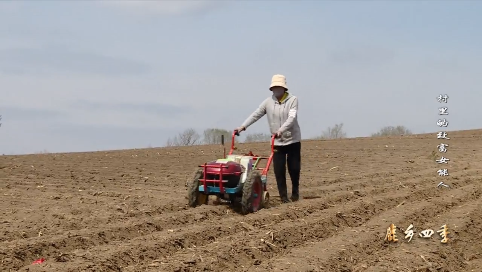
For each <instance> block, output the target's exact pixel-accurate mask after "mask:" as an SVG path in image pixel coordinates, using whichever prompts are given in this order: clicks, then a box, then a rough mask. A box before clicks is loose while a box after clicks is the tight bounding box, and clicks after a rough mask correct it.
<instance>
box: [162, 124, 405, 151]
mask: <svg viewBox="0 0 482 272" xmlns="http://www.w3.org/2000/svg"><path fill="white" fill-rule="evenodd" d="M411 134H412V132H411V131H410V130H409V129H408V128H406V127H404V126H396V127H395V126H386V127H383V128H381V129H380V130H379V131H378V132H376V133H373V134H371V137H386V136H403V135H411ZM221 135H224V139H225V141H226V142H230V141H231V135H232V131H229V130H225V129H220V128H208V129H205V130H204V131H203V133H202V135H201V134H199V133H198V132H197V131H196V130H195V129H193V128H189V129H186V130H184V131H182V132H180V133H179V134H177V135H176V136H174V137H172V138H169V139H168V140H167V143H166V146H189V145H202V144H205V145H212V144H221ZM346 135H347V134H346V132H345V130H344V129H343V123H340V124H336V125H334V126H332V127H328V128H326V129H325V130H324V131H322V132H321V135H320V136H318V137H315V138H314V139H318V140H332V139H343V138H346V137H347V136H346ZM270 139H271V135H270V134H267V133H251V134H246V138H245V140H244V142H245V143H254V142H269V140H270Z"/></svg>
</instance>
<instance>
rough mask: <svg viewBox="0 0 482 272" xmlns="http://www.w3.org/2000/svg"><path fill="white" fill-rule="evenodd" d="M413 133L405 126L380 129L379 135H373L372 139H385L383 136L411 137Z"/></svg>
mask: <svg viewBox="0 0 482 272" xmlns="http://www.w3.org/2000/svg"><path fill="white" fill-rule="evenodd" d="M411 134H412V132H411V131H410V130H409V129H408V128H406V127H404V126H396V127H394V126H387V127H384V128H382V129H380V130H379V131H378V132H377V133H373V134H372V137H383V136H401V135H411Z"/></svg>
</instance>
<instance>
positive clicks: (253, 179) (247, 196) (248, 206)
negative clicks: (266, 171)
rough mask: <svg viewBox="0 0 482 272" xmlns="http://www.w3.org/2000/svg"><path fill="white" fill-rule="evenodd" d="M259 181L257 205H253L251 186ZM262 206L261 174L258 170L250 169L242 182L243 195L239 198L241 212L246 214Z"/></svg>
mask: <svg viewBox="0 0 482 272" xmlns="http://www.w3.org/2000/svg"><path fill="white" fill-rule="evenodd" d="M256 183H259V184H258V185H259V188H261V189H260V190H261V191H260V195H259V196H258V197H259V198H260V201H259V207H253V187H254V185H255V184H256ZM262 207H263V183H262V181H261V174H260V173H259V172H258V171H251V173H249V175H248V177H247V178H246V181H245V182H244V184H243V196H242V198H241V213H242V214H244V215H246V214H248V213H250V212H254V211H258V210H260V209H261V208H262Z"/></svg>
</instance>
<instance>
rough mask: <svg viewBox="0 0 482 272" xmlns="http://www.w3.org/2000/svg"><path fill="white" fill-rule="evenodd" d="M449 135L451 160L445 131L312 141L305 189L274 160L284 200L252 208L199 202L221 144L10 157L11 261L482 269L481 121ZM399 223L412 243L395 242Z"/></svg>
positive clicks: (4, 238)
mask: <svg viewBox="0 0 482 272" xmlns="http://www.w3.org/2000/svg"><path fill="white" fill-rule="evenodd" d="M448 136H449V137H450V138H451V139H450V140H445V143H448V144H450V145H449V147H448V152H447V153H446V154H443V155H444V156H445V157H447V158H449V159H450V161H449V163H448V164H447V165H444V164H442V166H445V167H440V165H439V164H437V163H436V162H435V160H436V159H439V158H440V157H441V153H439V152H438V150H437V145H438V144H440V143H442V142H443V141H441V140H437V137H436V134H435V133H434V134H426V135H413V136H404V137H393V138H356V139H345V140H333V141H303V142H302V180H301V184H302V187H301V196H302V198H303V197H304V198H303V199H301V200H300V201H299V202H295V203H290V204H280V203H279V199H278V198H277V197H276V196H277V195H278V194H277V189H276V186H275V184H276V183H275V180H274V177H273V174H272V170H271V171H270V176H269V182H270V192H271V195H272V197H271V200H272V205H271V207H270V208H268V209H262V210H261V211H259V212H257V213H254V214H249V215H246V216H242V215H240V214H238V213H236V211H233V210H232V209H231V208H230V207H229V205H226V204H221V205H204V206H201V207H197V208H189V207H187V205H186V204H187V198H186V187H185V183H186V180H187V179H189V178H190V177H191V176H192V173H193V170H194V169H195V167H196V166H197V165H198V164H201V163H203V162H205V161H209V160H213V159H216V158H219V157H222V148H220V147H219V146H198V147H182V148H151V149H138V150H123V151H109V152H94V153H69V154H38V155H25V156H0V168H1V169H0V178H1V180H0V196H1V200H2V201H1V202H0V214H1V216H0V268H1V269H0V270H1V271H126V272H127V271H324V272H330V271H456V272H459V271H482V242H481V241H482V176H481V173H482V130H472V131H460V132H451V133H449V135H448ZM239 149H240V150H239V152H242V153H245V152H247V151H248V150H252V151H253V152H254V153H257V154H267V152H268V151H269V145H268V144H267V143H257V144H249V145H248V144H240V145H239ZM439 168H448V169H449V176H448V177H438V176H437V170H438V169H439ZM440 181H444V182H445V183H446V184H449V185H450V186H451V188H437V187H436V186H437V184H438V183H439V182H440ZM391 223H394V224H395V225H396V226H397V227H400V228H402V229H405V228H407V227H408V226H409V225H410V224H413V225H414V229H415V235H414V238H413V239H412V241H410V242H408V240H406V239H404V236H405V234H404V233H403V230H401V229H399V230H397V234H398V239H399V241H398V242H397V243H388V242H385V241H384V237H385V234H386V229H387V228H388V227H389V225H390V224H391ZM444 224H447V226H448V228H449V232H450V234H449V239H450V240H449V242H448V243H447V244H442V243H441V242H440V241H441V240H442V238H441V237H440V236H439V234H438V233H437V232H436V231H437V230H439V228H440V227H441V226H442V225H444ZM424 229H433V230H434V231H435V233H434V235H433V236H432V237H431V238H426V239H424V238H421V237H420V236H419V233H420V232H421V231H422V230H424ZM39 258H45V262H43V263H42V264H35V265H33V264H32V262H33V261H35V260H37V259H39Z"/></svg>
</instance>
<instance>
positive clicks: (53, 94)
mask: <svg viewBox="0 0 482 272" xmlns="http://www.w3.org/2000/svg"><path fill="white" fill-rule="evenodd" d="M481 14H482V1H460V0H459V1H455V0H454V1H193V2H189V1H147V2H141V1H119V2H116V1H51V2H49V1H24V2H20V1H6V2H5V1H1V2H0V114H2V115H3V120H2V121H1V122H2V123H3V124H2V126H1V128H0V154H1V153H4V154H12V153H16V154H19V153H28V152H37V151H41V150H48V151H50V152H60V151H84V150H103V149H118V148H143V147H147V146H148V145H151V146H162V145H164V144H165V142H166V140H167V138H168V137H169V136H173V135H175V134H176V133H177V132H179V131H182V130H183V129H185V128H189V127H193V128H196V129H199V131H202V129H204V128H207V127H214V126H216V125H218V126H219V127H222V128H226V129H232V128H235V127H237V126H239V125H240V124H241V123H242V121H244V119H245V118H246V117H247V116H248V115H249V114H250V113H251V112H252V111H253V110H254V109H255V108H256V107H257V106H258V105H259V104H260V103H261V101H262V100H263V99H265V98H266V97H267V96H269V95H270V92H269V90H268V86H269V83H270V80H271V76H272V75H273V74H277V73H281V74H284V75H286V77H287V80H288V85H289V87H290V90H291V92H292V93H293V94H294V95H296V96H298V97H299V105H300V109H299V122H300V126H301V129H302V135H303V137H304V138H309V137H313V136H317V135H319V134H320V133H321V131H322V130H324V129H325V128H327V127H328V126H332V125H334V124H336V123H340V122H343V123H344V124H345V128H346V131H347V133H348V135H349V136H368V135H370V134H371V133H372V132H376V131H377V130H378V129H380V128H381V127H383V126H387V125H405V126H407V127H408V128H410V129H412V130H413V131H414V132H416V133H420V132H435V131H438V130H439V128H438V127H437V125H436V122H437V120H438V118H439V116H438V107H439V106H441V104H439V103H438V102H437V101H436V97H437V95H439V94H448V95H449V96H450V98H449V103H448V104H447V105H448V107H449V116H448V117H447V118H448V120H449V122H450V124H449V127H448V129H449V130H458V129H472V128H480V127H482V126H481V121H480V119H481V117H482V113H480V112H479V109H480V103H481V102H482V90H481V86H482V16H481ZM477 116H479V117H478V118H477ZM249 132H268V126H267V121H266V118H263V119H262V120H260V121H259V122H258V123H257V124H256V125H254V126H252V128H250V130H249ZM434 137H435V136H434Z"/></svg>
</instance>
